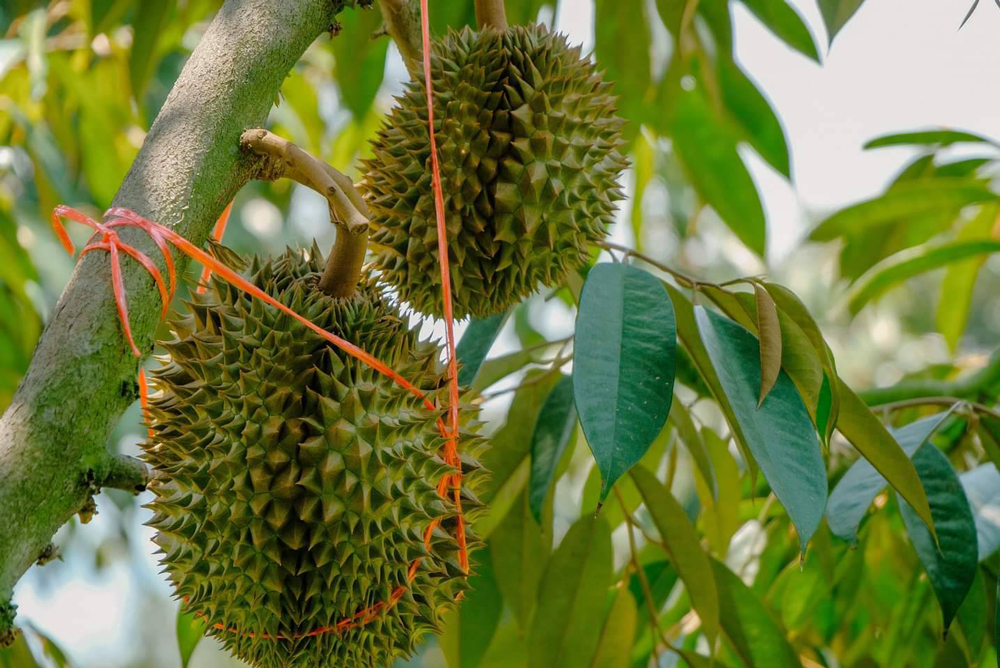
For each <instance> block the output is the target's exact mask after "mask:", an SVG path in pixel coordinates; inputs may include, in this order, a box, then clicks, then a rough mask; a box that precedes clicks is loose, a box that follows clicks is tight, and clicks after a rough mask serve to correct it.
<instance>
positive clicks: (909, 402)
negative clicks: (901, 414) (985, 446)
mask: <svg viewBox="0 0 1000 668" xmlns="http://www.w3.org/2000/svg"><path fill="white" fill-rule="evenodd" d="M955 404H966V405H967V406H969V407H970V408H972V409H973V410H975V411H976V412H977V413H982V414H984V415H989V416H990V417H991V418H993V419H994V420H1000V413H998V412H997V411H995V410H993V409H992V408H990V407H989V406H986V405H984V404H981V403H978V402H975V401H969V400H968V399H962V398H960V397H915V398H913V399H904V400H902V401H893V402H890V403H887V404H879V405H878V406H877V408H878V409H879V410H880V411H885V412H886V413H891V412H893V411H900V410H903V409H905V408H914V407H916V406H948V407H951V406H954V405H955Z"/></svg>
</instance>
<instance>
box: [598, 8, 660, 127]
mask: <svg viewBox="0 0 1000 668" xmlns="http://www.w3.org/2000/svg"><path fill="white" fill-rule="evenodd" d="M644 4H645V2H644V1H643V0H595V3H594V12H595V15H596V16H599V17H601V18H600V20H599V21H597V22H596V23H595V25H594V56H595V57H596V60H597V63H598V65H599V67H600V68H601V69H602V70H603V71H604V80H605V81H613V82H614V84H615V88H614V92H615V95H618V96H619V97H618V105H617V106H618V111H619V113H620V114H621V115H622V116H623V117H624V118H626V119H628V120H629V121H631V122H630V123H628V124H627V125H626V126H625V129H624V134H625V139H626V141H628V142H630V143H631V141H632V140H633V139H635V137H636V134H637V133H638V132H639V127H640V124H641V123H642V122H643V121H644V120H645V119H646V116H647V115H648V114H649V108H650V107H649V103H648V99H647V92H648V91H649V88H650V85H651V76H650V67H651V60H650V48H649V43H650V33H649V27H648V23H647V22H646V21H645V19H644V16H645V12H644V10H643V5H644Z"/></svg>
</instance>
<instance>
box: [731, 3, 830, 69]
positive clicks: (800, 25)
mask: <svg viewBox="0 0 1000 668" xmlns="http://www.w3.org/2000/svg"><path fill="white" fill-rule="evenodd" d="M743 4H745V5H746V6H747V9H749V10H750V11H751V12H753V13H754V14H755V15H756V16H757V18H758V19H760V21H761V23H763V24H764V25H766V26H767V27H768V28H770V30H771V32H773V33H774V34H775V35H776V36H777V37H779V38H780V39H781V40H782V41H783V42H784V43H785V44H787V45H788V46H790V47H792V48H793V49H795V50H796V51H798V52H799V53H801V54H802V55H804V56H806V57H807V58H812V59H813V60H815V61H816V62H817V63H818V62H819V51H818V50H817V49H816V42H815V40H814V39H813V36H812V33H811V32H809V27H808V26H807V25H806V23H805V21H803V20H802V17H801V16H800V15H799V13H798V12H797V11H796V10H795V8H794V7H792V6H791V5H790V4H788V3H787V2H786V1H785V0H743Z"/></svg>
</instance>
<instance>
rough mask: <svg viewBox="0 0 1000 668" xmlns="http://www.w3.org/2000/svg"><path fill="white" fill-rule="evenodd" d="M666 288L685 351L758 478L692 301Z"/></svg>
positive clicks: (755, 463)
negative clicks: (709, 352)
mask: <svg viewBox="0 0 1000 668" xmlns="http://www.w3.org/2000/svg"><path fill="white" fill-rule="evenodd" d="M664 287H666V289H667V294H668V295H670V301H671V303H673V305H674V315H675V317H676V319H677V336H678V338H679V339H680V341H681V343H683V344H684V348H685V349H686V350H687V352H688V354H689V356H690V357H691V361H692V363H693V364H694V366H695V367H696V368H697V370H698V373H699V374H700V375H701V377H702V378H703V379H704V381H705V384H706V385H708V387H709V389H710V390H711V392H712V396H714V397H715V401H716V403H717V404H718V405H719V410H721V411H722V414H723V416H725V418H726V423H727V424H728V425H729V428H730V429H731V430H732V433H733V438H734V439H735V440H736V445H737V447H738V448H739V449H740V453H741V454H742V456H743V459H744V460H745V461H746V463H747V467H748V468H749V469H750V472H751V476H756V473H757V468H756V467H757V462H755V461H754V458H753V454H752V453H751V452H750V447H749V446H748V445H747V440H746V437H745V436H744V435H743V430H742V429H741V428H740V423H739V421H738V420H737V419H736V414H735V413H733V407H732V406H731V405H730V403H729V399H727V398H726V391H725V390H724V389H723V387H722V383H721V382H719V376H718V375H717V374H716V373H715V369H714V368H713V367H712V360H711V359H710V358H709V356H708V351H707V350H706V349H705V344H704V343H702V341H701V334H700V333H699V332H698V323H697V322H696V320H695V313H694V307H693V306H692V304H691V301H690V300H689V299H688V298H687V297H685V296H684V295H683V294H682V293H681V292H680V291H679V290H677V288H675V287H673V286H672V285H670V284H668V283H664Z"/></svg>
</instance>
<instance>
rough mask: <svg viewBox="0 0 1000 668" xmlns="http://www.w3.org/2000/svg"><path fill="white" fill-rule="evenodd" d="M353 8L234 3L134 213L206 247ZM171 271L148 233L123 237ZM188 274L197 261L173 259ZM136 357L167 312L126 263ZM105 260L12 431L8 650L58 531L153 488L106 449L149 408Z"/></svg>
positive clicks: (161, 145) (4, 615) (3, 435)
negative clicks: (20, 593) (298, 74)
mask: <svg viewBox="0 0 1000 668" xmlns="http://www.w3.org/2000/svg"><path fill="white" fill-rule="evenodd" d="M342 4H343V0H295V1H292V0H283V1H282V2H274V1H273V0H227V1H226V2H225V4H224V5H223V6H222V8H221V9H220V10H219V13H218V15H217V16H216V17H215V19H214V20H213V21H212V24H211V26H210V27H209V29H208V31H207V32H206V33H205V36H204V37H203V39H202V41H201V43H200V44H199V45H198V47H197V49H196V50H195V52H194V54H193V55H192V56H191V58H190V60H189V61H188V63H187V65H186V66H185V67H184V70H183V72H182V73H181V76H180V78H179V79H178V80H177V83H176V85H175V86H174V88H173V90H172V91H171V93H170V96H169V97H168V98H167V101H166V103H165V104H164V106H163V109H162V110H161V111H160V113H159V115H158V116H157V118H156V121H155V122H154V123H153V126H152V128H151V129H150V131H149V134H148V136H147V137H146V140H145V142H144V143H143V146H142V149H141V150H140V151H139V154H138V156H137V157H136V160H135V162H134V163H133V165H132V169H131V170H130V171H129V173H128V176H126V177H125V181H124V182H123V183H122V186H121V189H120V190H119V191H118V194H117V195H116V197H115V200H114V204H113V206H119V207H126V208H129V209H132V210H133V211H136V212H137V213H139V214H141V215H143V216H145V217H147V218H149V219H150V220H155V221H157V222H159V223H162V224H164V225H168V226H172V227H173V228H174V229H175V230H176V231H177V232H179V233H180V234H182V235H183V236H185V237H187V238H188V239H190V240H191V241H192V242H194V243H196V244H201V243H203V242H204V240H205V237H206V236H207V235H208V233H209V231H210V229H211V227H212V223H213V222H214V221H215V219H216V217H217V216H218V215H219V213H220V212H221V211H222V209H223V207H224V206H225V205H226V204H227V203H228V202H229V201H230V200H231V198H232V197H233V196H234V195H235V193H236V191H237V190H239V188H240V187H241V186H242V185H243V184H244V183H245V182H246V181H247V180H248V179H250V178H252V177H253V176H254V170H255V169H256V168H257V167H256V166H255V165H256V161H255V160H254V159H253V158H252V156H249V155H247V154H246V153H245V152H241V150H240V146H239V140H240V135H241V134H242V133H243V131H244V130H246V129H248V128H253V127H258V126H261V125H263V124H264V122H265V120H266V118H267V114H268V110H269V109H270V107H271V104H272V103H273V102H274V100H275V98H276V97H277V94H278V90H279V88H280V86H281V83H282V81H283V80H284V78H285V76H286V75H287V73H288V72H289V70H290V69H291V68H292V66H293V65H294V64H295V62H296V61H297V60H298V59H299V57H300V56H301V55H302V53H303V52H304V51H305V49H306V48H307V47H308V46H309V45H310V44H311V43H312V42H313V41H314V40H315V39H316V38H317V37H318V36H319V35H320V34H321V33H323V32H324V31H326V30H329V29H331V28H332V26H333V23H334V16H335V14H336V12H337V10H338V9H339V8H340V6H341V5H342ZM122 237H123V239H124V240H125V241H127V242H129V243H132V244H134V245H135V246H136V247H137V248H139V249H140V250H142V251H144V252H145V253H146V254H147V255H149V257H151V258H154V259H155V260H156V261H157V262H159V263H160V267H161V271H165V269H164V267H163V264H162V261H161V260H160V254H159V252H158V251H157V250H156V247H155V246H154V245H153V244H152V243H151V242H150V241H149V240H148V238H146V237H145V235H144V234H142V233H141V232H138V231H136V230H126V231H124V232H122ZM175 259H176V260H177V262H178V268H179V269H181V270H182V269H183V268H184V267H185V266H186V264H187V260H186V258H184V257H183V256H182V255H181V254H180V253H175ZM122 268H123V275H124V279H125V286H126V290H127V293H128V298H129V309H130V314H131V322H132V331H133V334H134V336H135V340H136V343H137V345H138V346H139V347H140V348H141V349H143V350H146V351H151V350H152V347H153V332H154V329H155V326H156V323H157V320H158V317H159V316H158V312H159V309H160V303H159V295H158V293H157V291H156V289H155V287H154V284H153V281H152V279H151V278H150V276H149V274H148V273H146V272H145V271H144V270H143V269H142V268H141V267H139V265H138V264H137V263H135V262H132V261H131V260H127V259H126V260H124V261H123V262H122ZM110 285H111V284H110V263H109V260H108V257H107V254H106V253H91V254H88V255H87V256H85V257H84V259H83V260H82V261H81V262H80V263H79V265H78V266H77V268H76V270H75V272H74V273H73V276H72V278H71V279H70V282H69V284H68V285H67V287H66V289H65V291H64V292H63V294H62V297H61V298H60V300H59V304H58V305H57V307H56V309H55V312H54V313H53V316H52V319H51V320H50V322H49V323H48V326H47V327H46V329H45V332H44V334H43V335H42V338H41V340H40V341H39V344H38V347H37V348H36V350H35V354H34V357H33V359H32V362H31V367H30V368H29V370H28V373H27V375H26V376H25V378H24V380H23V382H22V383H21V387H20V388H19V389H18V392H17V394H16V395H15V397H14V400H13V402H12V403H11V405H10V407H9V408H8V409H7V411H6V413H5V414H4V415H3V418H2V420H0V527H2V529H0V640H2V639H3V638H4V636H5V635H7V636H8V637H9V635H10V633H12V628H11V623H12V618H13V609H12V608H11V606H10V605H9V604H8V602H9V600H10V597H11V594H12V591H13V587H14V584H15V583H16V582H17V580H18V579H19V578H20V577H21V575H23V574H24V572H25V571H26V570H27V569H28V568H29V567H30V566H31V565H32V564H33V563H34V562H35V561H36V560H37V559H38V558H39V556H40V555H42V554H43V552H44V550H45V548H46V546H47V545H48V544H49V541H50V539H51V537H52V535H53V534H54V533H55V532H56V530H57V529H58V528H59V527H60V526H61V525H62V524H63V523H65V522H66V521H67V520H68V519H69V518H70V517H72V516H73V514H74V513H76V512H78V511H80V510H81V509H83V508H84V506H85V505H86V504H87V503H88V502H89V500H90V499H91V497H92V495H93V494H94V493H95V491H96V490H97V489H99V488H100V487H101V486H102V485H115V486H123V487H129V486H141V485H142V483H143V474H142V470H141V468H134V467H133V468H131V469H130V467H129V465H128V463H127V462H126V463H123V462H122V461H121V460H120V459H116V458H114V457H113V456H112V455H110V454H109V452H108V450H107V448H106V445H105V444H106V441H107V439H108V436H109V434H110V433H111V431H112V429H113V427H114V425H115V423H116V422H117V421H118V419H119V417H120V416H121V414H122V412H123V411H124V410H125V409H126V408H127V407H128V406H129V405H130V404H131V403H132V402H133V401H135V399H136V397H137V392H138V387H137V384H136V373H137V370H138V368H139V365H140V363H141V360H139V359H137V358H135V357H133V355H132V353H131V352H130V350H129V348H128V346H127V345H126V343H125V340H124V338H123V336H122V331H121V325H120V324H119V322H118V318H117V315H116V312H115V306H114V301H113V298H112V293H111V290H110Z"/></svg>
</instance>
